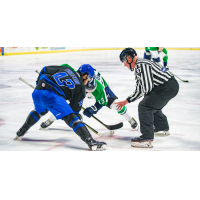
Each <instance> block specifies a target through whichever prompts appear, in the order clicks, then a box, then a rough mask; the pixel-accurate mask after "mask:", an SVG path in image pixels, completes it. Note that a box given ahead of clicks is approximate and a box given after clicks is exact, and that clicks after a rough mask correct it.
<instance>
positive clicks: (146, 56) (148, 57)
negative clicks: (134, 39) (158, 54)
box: [144, 51, 151, 60]
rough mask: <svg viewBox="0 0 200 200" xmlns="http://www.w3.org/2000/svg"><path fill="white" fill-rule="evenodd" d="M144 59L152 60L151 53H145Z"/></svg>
mask: <svg viewBox="0 0 200 200" xmlns="http://www.w3.org/2000/svg"><path fill="white" fill-rule="evenodd" d="M144 59H147V60H151V53H150V52H149V51H147V52H145V53H144Z"/></svg>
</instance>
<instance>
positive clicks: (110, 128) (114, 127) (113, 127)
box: [106, 122, 124, 130]
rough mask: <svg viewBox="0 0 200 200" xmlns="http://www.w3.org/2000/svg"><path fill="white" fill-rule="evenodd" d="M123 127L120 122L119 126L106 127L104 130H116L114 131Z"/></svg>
mask: <svg viewBox="0 0 200 200" xmlns="http://www.w3.org/2000/svg"><path fill="white" fill-rule="evenodd" d="M123 125H124V124H123V123H122V122H120V123H119V124H115V125H107V126H106V128H107V129H108V130H116V129H120V128H122V127H123Z"/></svg>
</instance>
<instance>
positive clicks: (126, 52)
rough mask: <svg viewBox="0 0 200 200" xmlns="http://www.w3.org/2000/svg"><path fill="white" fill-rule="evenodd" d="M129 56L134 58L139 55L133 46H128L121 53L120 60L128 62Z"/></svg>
mask: <svg viewBox="0 0 200 200" xmlns="http://www.w3.org/2000/svg"><path fill="white" fill-rule="evenodd" d="M127 56H131V57H132V58H134V57H135V56H137V52H136V51H135V50H134V49H132V48H126V49H124V50H123V51H122V52H121V54H120V56H119V57H120V60H121V62H124V61H126V62H127Z"/></svg>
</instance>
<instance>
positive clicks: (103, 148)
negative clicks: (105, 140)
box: [92, 144, 107, 151]
mask: <svg viewBox="0 0 200 200" xmlns="http://www.w3.org/2000/svg"><path fill="white" fill-rule="evenodd" d="M106 149H107V145H105V144H104V145H102V146H101V147H100V148H98V147H97V145H95V146H92V151H103V150H106Z"/></svg>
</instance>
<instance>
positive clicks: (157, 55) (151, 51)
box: [144, 47, 169, 72]
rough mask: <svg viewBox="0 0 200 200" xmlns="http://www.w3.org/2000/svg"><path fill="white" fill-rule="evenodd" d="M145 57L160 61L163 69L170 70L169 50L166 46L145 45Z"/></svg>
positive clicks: (164, 70)
mask: <svg viewBox="0 0 200 200" xmlns="http://www.w3.org/2000/svg"><path fill="white" fill-rule="evenodd" d="M144 59H148V60H151V59H152V60H153V61H154V62H157V63H160V64H161V65H162V66H163V68H162V69H161V71H163V72H166V71H168V70H169V68H168V66H167V63H168V55H167V50H166V48H164V47H145V53H144Z"/></svg>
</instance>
